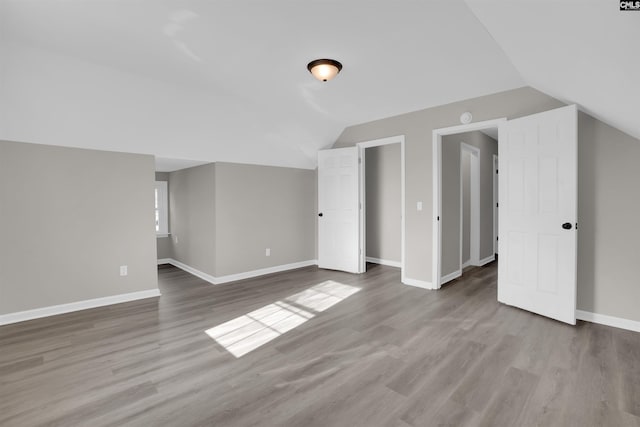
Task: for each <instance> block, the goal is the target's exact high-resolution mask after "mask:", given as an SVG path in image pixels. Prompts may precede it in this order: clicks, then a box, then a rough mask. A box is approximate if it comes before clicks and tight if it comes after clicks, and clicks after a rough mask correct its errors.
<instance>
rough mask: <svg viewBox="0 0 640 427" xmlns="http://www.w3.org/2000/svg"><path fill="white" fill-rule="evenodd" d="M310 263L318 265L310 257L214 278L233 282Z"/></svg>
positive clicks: (315, 260) (316, 261)
mask: <svg viewBox="0 0 640 427" xmlns="http://www.w3.org/2000/svg"><path fill="white" fill-rule="evenodd" d="M310 265H318V260H317V259H310V260H308V261H300V262H293V263H291V264H283V265H276V266H274V267H267V268H261V269H258V270H253V271H246V272H244V273H236V274H229V275H227V276H220V277H217V278H216V280H217V281H218V283H227V282H235V281H236V280H242V279H250V278H252V277H258V276H263V275H265V274H271V273H279V272H281V271H287V270H294V269H296V268H302V267H308V266H310Z"/></svg>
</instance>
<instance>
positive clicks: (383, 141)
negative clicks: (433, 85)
mask: <svg viewBox="0 0 640 427" xmlns="http://www.w3.org/2000/svg"><path fill="white" fill-rule="evenodd" d="M390 144H400V204H401V207H400V229H401V237H400V276H401V279H400V280H401V281H402V283H405V253H406V251H405V188H406V187H405V155H404V153H405V147H404V135H396V136H390V137H388V138H380V139H374V140H371V141H363V142H359V143H357V144H356V146H357V147H358V154H359V157H360V170H359V177H360V272H362V273H364V272H365V271H366V269H367V265H366V258H365V257H366V248H367V241H366V235H367V233H366V230H367V224H366V212H365V210H366V209H365V208H366V197H365V185H366V173H365V172H366V168H365V162H366V156H365V150H366V149H367V148H371V147H379V146H381V145H390Z"/></svg>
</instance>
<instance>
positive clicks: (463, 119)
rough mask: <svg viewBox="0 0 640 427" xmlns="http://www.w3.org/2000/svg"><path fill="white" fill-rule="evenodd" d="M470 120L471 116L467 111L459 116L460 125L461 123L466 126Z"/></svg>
mask: <svg viewBox="0 0 640 427" xmlns="http://www.w3.org/2000/svg"><path fill="white" fill-rule="evenodd" d="M472 119H473V116H472V115H471V113H470V112H468V111H465V112H464V113H462V114H461V115H460V123H462V124H463V125H468V124H469V123H471V120H472Z"/></svg>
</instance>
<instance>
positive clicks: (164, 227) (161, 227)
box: [155, 181, 169, 237]
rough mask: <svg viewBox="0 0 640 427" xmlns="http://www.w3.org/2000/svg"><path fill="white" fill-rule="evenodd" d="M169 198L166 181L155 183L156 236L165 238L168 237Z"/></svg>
mask: <svg viewBox="0 0 640 427" xmlns="http://www.w3.org/2000/svg"><path fill="white" fill-rule="evenodd" d="M168 200H169V197H168V192H167V181H156V189H155V220H156V236H157V237H167V236H168V235H169V203H168Z"/></svg>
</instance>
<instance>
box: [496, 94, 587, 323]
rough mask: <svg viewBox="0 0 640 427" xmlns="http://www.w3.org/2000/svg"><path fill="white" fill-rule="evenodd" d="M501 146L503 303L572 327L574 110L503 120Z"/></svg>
mask: <svg viewBox="0 0 640 427" xmlns="http://www.w3.org/2000/svg"><path fill="white" fill-rule="evenodd" d="M498 151H499V154H498V156H499V158H500V164H502V165H503V166H504V168H503V169H506V171H507V173H506V174H499V175H498V179H499V180H500V186H501V187H502V188H505V189H507V191H503V192H501V193H500V194H499V197H500V200H499V205H500V225H499V227H500V230H499V235H500V236H501V238H500V239H499V241H498V245H499V253H500V262H499V266H498V269H499V272H498V300H499V301H500V302H503V303H505V304H509V305H513V306H516V307H520V308H523V309H525V310H529V311H532V312H534V313H538V314H541V315H544V316H547V317H551V318H554V319H557V320H560V321H563V322H566V323H570V324H575V321H576V319H575V307H576V262H577V231H576V229H575V224H576V221H577V110H576V107H575V106H574V105H572V106H568V107H563V108H559V109H556V110H552V111H547V112H544V113H540V114H534V115H532V116H527V117H522V118H519V119H515V120H510V121H508V122H505V123H504V124H502V125H500V143H499V144H498ZM564 223H569V224H571V229H564V228H563V227H562V225H563V224H564Z"/></svg>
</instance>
